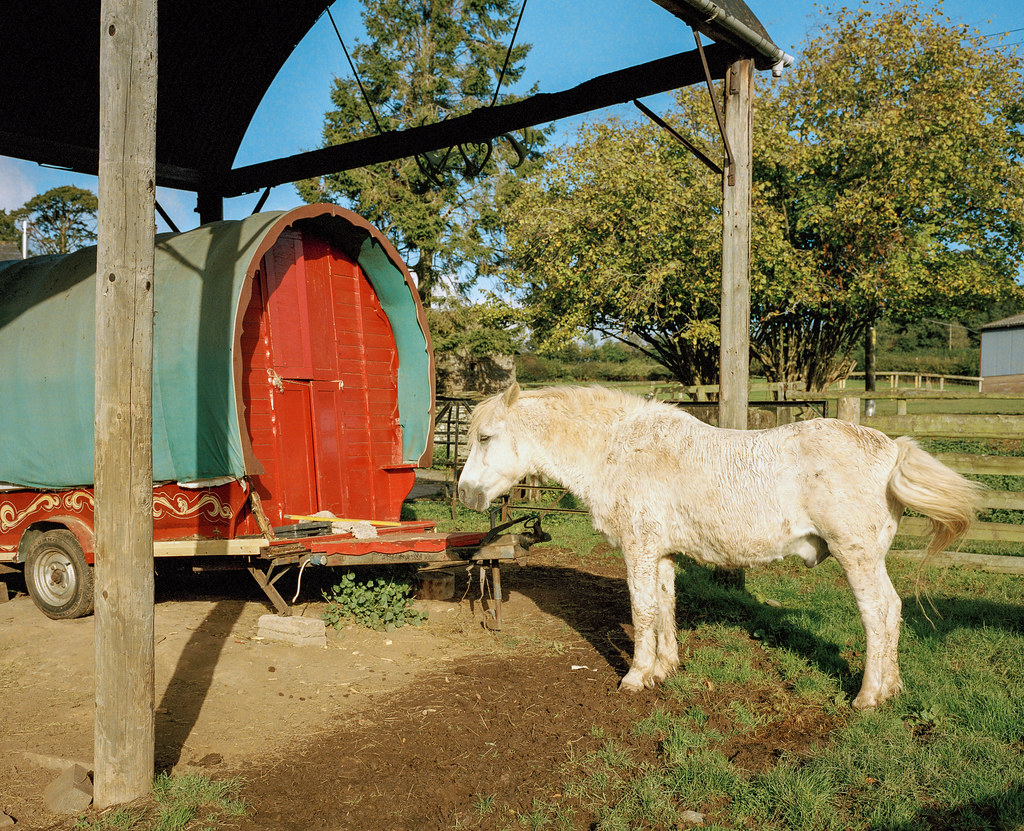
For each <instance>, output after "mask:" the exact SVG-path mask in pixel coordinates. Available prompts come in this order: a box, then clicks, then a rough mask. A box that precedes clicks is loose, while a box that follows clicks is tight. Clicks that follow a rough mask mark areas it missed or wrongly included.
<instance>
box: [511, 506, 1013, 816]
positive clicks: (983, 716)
mask: <svg viewBox="0 0 1024 831" xmlns="http://www.w3.org/2000/svg"><path fill="white" fill-rule="evenodd" d="M577 521H578V520H577ZM558 541H559V540H558V537H557V535H556V538H555V543H558ZM889 569H890V572H891V574H892V576H893V580H894V582H895V584H896V586H897V589H898V590H899V592H900V594H901V595H902V596H903V597H904V619H905V623H904V628H903V637H902V640H901V644H900V659H901V663H902V670H903V678H904V681H905V684H906V690H905V692H904V693H903V694H902V695H900V696H899V697H898V698H897V699H896V700H894V701H892V702H890V703H888V704H886V705H885V706H883V707H881V708H879V709H878V710H877V711H875V712H869V713H856V712H854V711H853V710H852V709H851V708H850V701H851V700H852V698H853V696H855V695H856V692H857V689H858V688H859V686H860V681H861V676H862V673H863V653H864V634H863V630H862V629H861V626H860V622H859V618H858V616H857V612H856V607H855V605H854V601H853V597H852V595H851V593H850V591H849V588H848V587H847V585H846V581H845V579H844V578H843V575H842V573H841V571H840V570H839V568H838V567H837V566H836V565H835V564H834V563H831V562H830V561H829V562H826V563H825V564H823V565H822V566H820V567H819V568H817V569H814V570H806V569H805V568H804V567H803V566H802V565H799V564H796V563H789V562H787V563H785V564H783V565H781V566H777V567H773V568H770V569H766V570H763V571H756V572H748V575H747V591H746V592H743V591H736V590H732V589H727V588H723V587H721V586H720V585H718V584H717V583H715V582H714V581H713V580H712V579H711V575H710V571H709V570H708V569H706V568H704V567H702V566H699V565H696V564H693V563H690V562H689V561H683V562H681V563H680V565H679V568H678V579H677V586H678V592H679V616H680V618H681V620H682V621H683V623H682V626H681V644H682V651H683V663H684V666H683V669H682V671H681V672H680V673H679V674H678V675H676V676H674V677H673V678H671V679H670V680H669V681H668V682H667V683H666V685H665V687H664V688H663V689H662V690H661V691H659V693H658V696H657V698H658V700H657V702H656V703H655V704H654V705H653V707H652V711H651V714H650V715H649V716H648V717H647V718H646V719H644V720H642V721H640V722H638V723H637V724H636V725H634V727H633V733H632V735H631V736H608V737H606V739H607V740H606V742H605V744H604V746H603V748H602V750H601V751H600V752H597V753H592V754H589V755H588V756H586V757H585V758H575V757H574V756H572V755H571V754H570V755H569V757H568V758H567V760H566V763H565V765H564V766H563V769H562V775H563V777H564V787H563V789H562V792H563V794H564V795H565V798H563V799H560V800H558V801H557V802H552V803H550V804H538V805H536V806H534V810H533V811H532V812H531V813H530V814H528V815H524V816H522V817H521V818H520V825H521V827H528V828H565V829H569V828H576V827H578V825H577V822H578V821H579V820H582V819H584V818H585V817H588V816H590V817H592V816H594V815H596V816H597V817H598V822H597V824H596V826H595V827H597V828H599V829H623V830H625V829H640V828H652V829H654V828H674V827H686V821H685V814H684V812H685V811H697V812H700V813H702V814H704V823H705V824H704V827H706V828H716V829H743V828H758V829H780V831H781V829H793V830H794V831H812V829H813V830H814V831H818V829H822V830H824V829H828V830H829V831H832V829H834V830H835V831H840V829H843V830H844V831H845V829H887V831H930V830H931V829H958V831H959V829H979V830H980V829H1011V828H1022V827H1024V605H1022V602H1021V600H1022V587H1021V584H1020V579H1019V578H1014V577H1009V576H1005V575H992V574H983V573H980V572H970V571H961V570H957V569H950V570H948V571H946V572H939V571H937V570H935V569H927V570H925V572H924V574H923V581H924V587H925V589H926V591H927V595H928V598H927V599H926V600H924V609H925V610H927V615H926V614H925V611H924V610H922V608H921V607H920V606H918V605H917V604H916V602H915V600H914V593H915V583H916V580H917V567H916V565H914V564H909V563H904V562H901V561H898V560H892V561H890V563H889ZM807 724H827V725H828V727H829V729H828V730H827V731H826V732H825V733H824V734H823V738H822V739H821V740H820V741H817V742H816V743H814V744H812V745H810V746H807V747H802V748H799V749H795V750H794V749H792V748H791V747H790V746H789V740H790V739H791V738H792V736H791V733H790V731H791V730H792V729H793V726H794V725H807ZM594 730H597V731H600V730H601V727H600V725H595V727H594ZM595 735H596V734H595ZM641 736H646V737H648V738H650V737H654V739H655V740H656V741H657V742H658V746H659V751H660V752H659V753H658V758H657V762H655V763H653V764H652V763H651V762H650V761H649V760H648V761H643V762H641V761H638V757H639V756H640V755H641V754H639V752H638V751H636V750H635V749H634V748H631V744H634V743H635V740H636V739H637V738H638V737H641ZM602 738H605V737H603V736H602ZM776 742H777V743H778V746H779V747H782V748H789V749H784V750H783V751H782V752H781V753H780V755H779V757H778V759H777V761H775V762H774V763H773V764H769V765H768V766H766V767H765V766H760V767H757V766H755V769H750V768H749V767H748V766H746V765H745V764H744V762H743V759H744V758H745V757H744V756H743V754H741V753H740V752H739V751H738V750H737V748H738V747H744V746H750V747H757V746H759V745H761V746H762V750H768V751H770V750H771V746H772V745H773V744H774V743H776ZM762 755H763V753H762Z"/></svg>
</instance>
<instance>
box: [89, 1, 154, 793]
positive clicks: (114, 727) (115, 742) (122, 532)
mask: <svg viewBox="0 0 1024 831" xmlns="http://www.w3.org/2000/svg"><path fill="white" fill-rule="evenodd" d="M100 21H101V25H102V29H101V32H100V157H99V223H98V235H97V236H98V246H97V254H96V260H97V262H96V471H95V473H96V584H95V588H96V721H95V748H94V754H95V755H94V771H95V779H96V781H95V785H94V801H95V804H96V805H97V806H98V807H100V808H105V807H107V806H109V805H116V804H120V803H124V802H129V801H131V800H133V799H136V798H137V797H140V796H143V795H144V794H146V793H148V792H149V789H150V786H151V784H152V780H153V759H154V718H153V701H154V692H153V687H154V684H153V401H152V389H153V233H154V198H155V186H154V181H155V173H156V81H157V54H156V52H157V31H156V24H157V0H103V2H102V6H101V9H100Z"/></svg>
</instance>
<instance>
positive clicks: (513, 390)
mask: <svg viewBox="0 0 1024 831" xmlns="http://www.w3.org/2000/svg"><path fill="white" fill-rule="evenodd" d="M518 398H519V385H518V384H516V383H513V384H512V386H510V387H509V388H508V389H507V390H505V392H503V393H500V394H499V395H495V396H493V397H491V398H488V399H487V400H485V401H482V402H481V403H480V404H479V405H477V407H476V409H475V410H473V417H472V418H471V419H470V422H469V457H468V458H467V459H466V465H465V467H463V468H462V475H461V476H459V499H460V501H461V502H462V503H463V504H464V505H465V506H466V507H467V508H472V509H473V510H474V511H485V510H487V506H488V505H490V504H491V501H492V500H493V499H495V498H496V497H498V496H499V495H501V494H503V493H505V491H507V490H508V489H509V488H511V487H512V486H513V485H514V484H515V483H516V482H518V481H519V480H520V479H522V478H523V477H524V476H525V475H526V474H527V473H530V467H531V466H530V463H529V461H528V460H527V458H526V457H525V455H524V453H523V452H522V451H523V441H522V437H520V436H518V435H517V429H516V427H517V425H516V419H515V418H514V415H515V414H514V413H513V407H514V405H515V403H516V401H517V399H518Z"/></svg>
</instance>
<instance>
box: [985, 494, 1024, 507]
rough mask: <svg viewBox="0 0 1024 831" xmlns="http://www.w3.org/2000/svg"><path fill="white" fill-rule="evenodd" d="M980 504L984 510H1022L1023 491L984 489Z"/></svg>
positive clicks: (1023, 502) (1023, 503) (1023, 501)
mask: <svg viewBox="0 0 1024 831" xmlns="http://www.w3.org/2000/svg"><path fill="white" fill-rule="evenodd" d="M980 505H981V507H982V508H983V509H985V510H992V509H993V508H997V509H1000V510H1004V511H1024V493H1022V492H1020V491H985V493H983V494H982V496H981V500H980Z"/></svg>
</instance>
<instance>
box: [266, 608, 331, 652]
mask: <svg viewBox="0 0 1024 831" xmlns="http://www.w3.org/2000/svg"><path fill="white" fill-rule="evenodd" d="M256 634H257V636H258V637H260V638H263V639H264V640H266V641H274V642H276V643H286V644H289V645H291V646H319V647H324V648H326V647H327V627H326V626H325V625H324V622H323V621H322V620H320V619H319V618H312V617H295V616H292V617H281V615H261V616H260V620H259V625H258V627H257V629H256Z"/></svg>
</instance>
